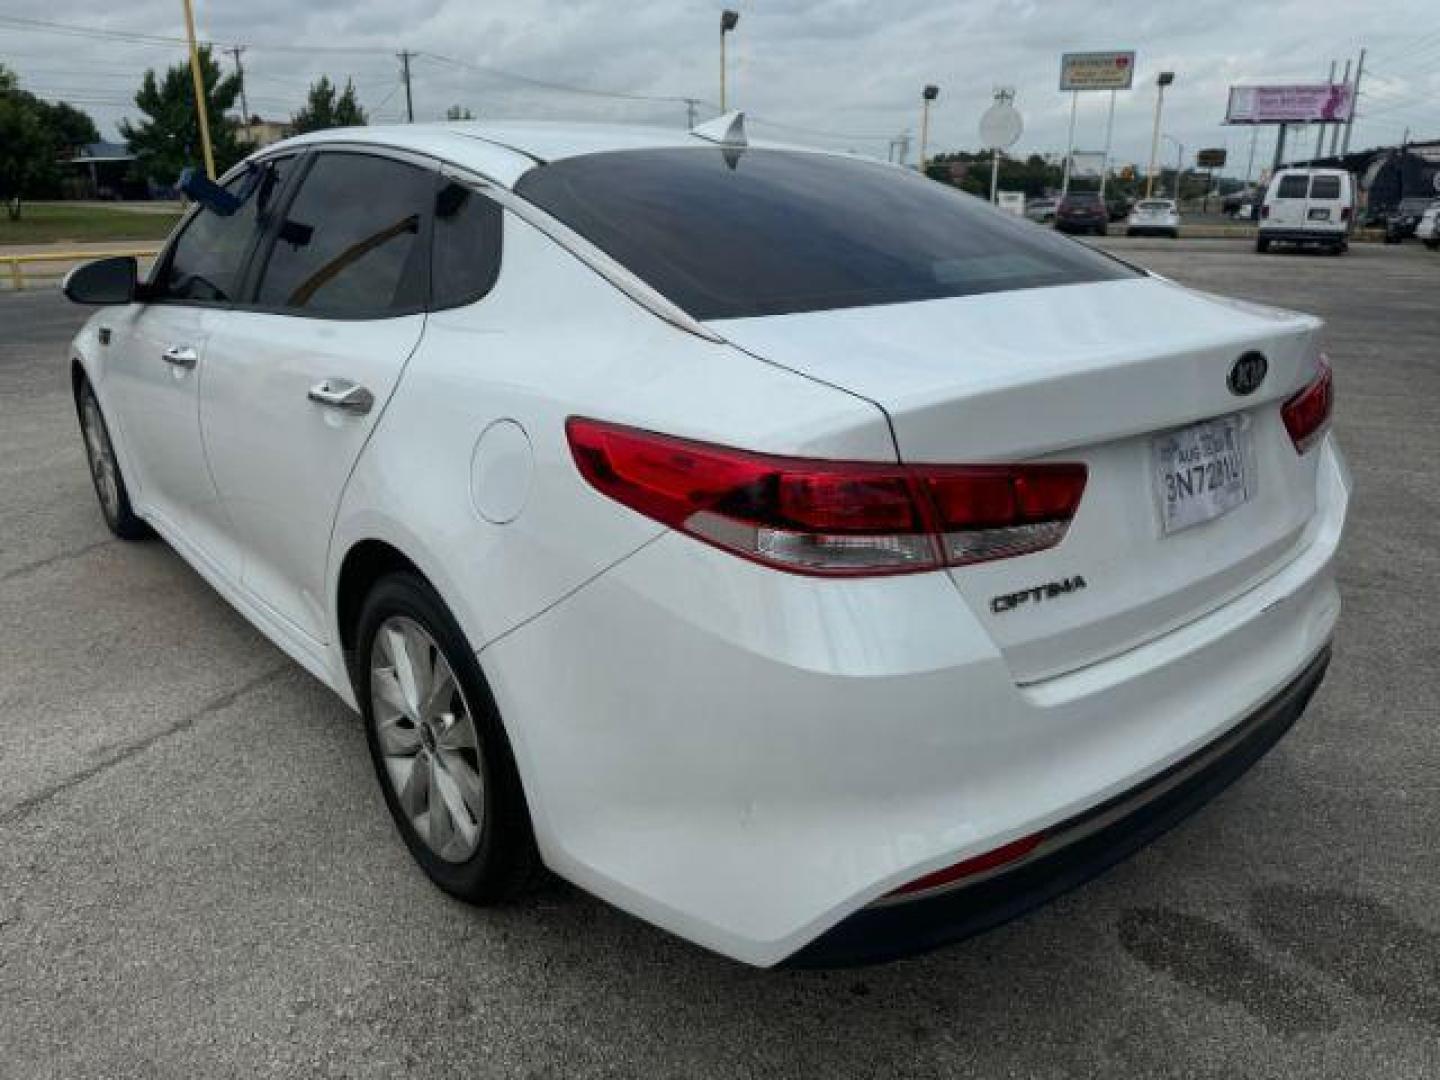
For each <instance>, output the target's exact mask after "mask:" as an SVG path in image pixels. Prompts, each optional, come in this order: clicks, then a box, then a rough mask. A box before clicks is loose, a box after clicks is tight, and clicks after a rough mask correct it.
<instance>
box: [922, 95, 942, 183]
mask: <svg viewBox="0 0 1440 1080" xmlns="http://www.w3.org/2000/svg"><path fill="white" fill-rule="evenodd" d="M939 96H940V88H939V87H938V86H935V85H934V84H933V83H932V84H930V85H927V86H926V87H925V89H924V90H923V91H922V92H921V95H920V175H921V176H924V175H925V166H926V165H927V164H929V162H928V160H927V158H926V154H927V152H928V148H929V145H930V103H931V102H932V101H934V100H935V99H936V98H937V97H939Z"/></svg>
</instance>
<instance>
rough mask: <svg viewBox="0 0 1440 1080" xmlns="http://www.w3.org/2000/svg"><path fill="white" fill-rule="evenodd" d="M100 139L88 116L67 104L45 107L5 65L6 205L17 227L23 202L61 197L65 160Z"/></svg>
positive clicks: (1, 149) (1, 75) (2, 150)
mask: <svg viewBox="0 0 1440 1080" xmlns="http://www.w3.org/2000/svg"><path fill="white" fill-rule="evenodd" d="M99 138H100V133H99V132H98V131H96V130H95V123H94V121H92V120H91V119H90V117H88V116H87V115H85V113H83V112H81V111H80V110H79V109H77V108H75V107H74V106H72V105H67V104H66V103H65V102H63V101H61V102H49V101H41V100H40V99H39V98H37V97H36V96H35V95H34V94H31V93H29V92H27V91H25V90H22V89H21V88H20V80H19V79H18V78H16V76H15V73H14V72H12V71H9V70H7V69H6V68H5V67H4V66H3V65H0V202H3V203H4V204H5V208H6V211H7V213H8V214H9V216H10V219H11V220H12V221H13V220H15V219H17V218H19V217H20V208H21V200H22V199H23V198H26V197H30V196H35V195H53V194H56V193H58V191H59V189H60V164H59V163H60V160H61V159H62V158H66V157H69V156H71V155H72V154H74V152H75V151H76V150H77V149H78V148H79V147H81V146H83V145H85V144H86V143H92V142H96V141H97V140H99Z"/></svg>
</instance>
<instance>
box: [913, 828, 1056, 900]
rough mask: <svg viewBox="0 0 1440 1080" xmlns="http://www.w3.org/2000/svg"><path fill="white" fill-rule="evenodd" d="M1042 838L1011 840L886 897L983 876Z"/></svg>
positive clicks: (1021, 854) (1032, 847)
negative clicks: (978, 875) (979, 875)
mask: <svg viewBox="0 0 1440 1080" xmlns="http://www.w3.org/2000/svg"><path fill="white" fill-rule="evenodd" d="M1044 839H1045V834H1044V833H1034V834H1032V835H1030V836H1022V837H1021V838H1020V839H1019V840H1012V841H1010V843H1008V844H1005V845H1004V846H1003V847H998V848H996V849H995V850H994V851H987V852H985V853H984V854H983V855H976V856H974V857H973V858H969V859H966V860H965V861H964V862H958V863H956V864H955V865H954V866H947V867H944V868H943V869H940V870H936V871H935V872H934V873H930V874H926V875H925V876H924V877H922V878H916V879H915V880H914V881H912V882H910V884H908V885H902V886H900V888H898V889H895V890H894V891H893V892H890V893H887V894H886V895H888V896H910V895H912V894H914V893H922V892H930V891H931V890H932V889H939V888H943V887H944V886H946V885H952V884H954V883H955V882H957V881H960V880H962V879H964V878H967V877H974V876H975V875H976V874H983V873H985V871H987V870H994V869H995V868H996V867H1000V866H1005V865H1006V864H1008V863H1012V862H1015V861H1017V860H1019V859H1023V858H1024V857H1025V856H1026V855H1029V854H1030V853H1031V852H1032V851H1034V850H1035V849H1036V848H1037V847H1039V846H1040V841H1041V840H1044Z"/></svg>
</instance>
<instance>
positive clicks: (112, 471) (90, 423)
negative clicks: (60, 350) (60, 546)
mask: <svg viewBox="0 0 1440 1080" xmlns="http://www.w3.org/2000/svg"><path fill="white" fill-rule="evenodd" d="M81 413H82V419H83V423H82V427H83V428H84V431H85V453H86V457H87V458H88V459H89V462H90V475H91V477H92V478H93V479H94V481H95V493H96V494H97V495H98V496H99V497H100V505H101V507H102V508H103V509H104V511H105V517H106V518H107V519H108V520H110V521H112V522H113V521H115V520H116V519H117V518H118V517H119V515H120V467H119V466H118V465H117V464H116V463H115V448H114V447H113V446H111V445H110V433H109V432H108V431H106V430H105V420H104V418H103V417H101V415H100V406H99V405H98V404H97V403H96V401H95V395H94V394H93V393H86V394H85V402H84V405H83V407H82V409H81Z"/></svg>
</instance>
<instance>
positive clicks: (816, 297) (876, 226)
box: [515, 147, 1139, 319]
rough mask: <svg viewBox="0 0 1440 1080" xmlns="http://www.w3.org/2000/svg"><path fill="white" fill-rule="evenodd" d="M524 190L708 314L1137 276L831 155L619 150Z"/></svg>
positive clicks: (521, 186)
mask: <svg viewBox="0 0 1440 1080" xmlns="http://www.w3.org/2000/svg"><path fill="white" fill-rule="evenodd" d="M515 190H516V192H517V194H519V195H520V196H521V197H523V198H525V199H527V200H529V201H530V202H531V203H533V204H535V205H537V206H539V207H540V208H542V209H543V210H545V211H547V212H548V213H550V214H551V215H553V216H554V217H556V218H558V219H559V220H560V221H562V222H564V223H565V224H566V225H568V226H569V227H570V228H572V229H574V230H575V231H576V232H577V233H579V234H580V235H582V236H584V237H585V238H586V239H588V240H590V241H591V242H592V243H593V244H595V246H596V247H598V248H600V249H601V250H602V251H604V252H605V253H606V254H607V255H609V256H610V257H611V258H613V259H615V260H616V261H617V262H619V263H620V264H621V265H623V266H625V267H626V268H627V269H629V270H630V271H631V272H632V273H634V274H635V275H636V276H637V277H639V278H640V279H641V280H643V281H645V282H646V283H647V284H649V285H650V286H651V287H652V288H654V289H655V290H656V291H658V292H660V293H661V294H662V295H664V296H665V297H666V298H667V299H669V300H671V301H672V302H673V303H674V304H675V305H676V306H678V307H679V308H681V309H682V310H684V311H686V312H688V313H689V314H690V315H692V316H693V317H695V318H697V319H727V318H742V317H746V316H754V315H778V314H785V313H789V312H800V311H820V310H828V309H833V308H846V307H859V306H864V305H872V304H895V303H905V302H909V301H915V300H933V299H939V298H942V297H952V296H969V295H972V294H975V293H987V292H1003V291H1006V290H1012V289H1032V288H1041V287H1046V286H1052V285H1073V284H1078V283H1081V282H1092V281H1110V280H1114V279H1119V278H1129V277H1134V276H1136V275H1137V274H1138V273H1139V271H1136V270H1133V269H1131V268H1130V267H1128V266H1126V265H1125V264H1123V263H1121V262H1119V261H1117V260H1115V259H1111V258H1109V257H1107V256H1105V255H1102V254H1099V253H1097V252H1095V251H1093V250H1091V249H1090V248H1087V247H1085V246H1084V245H1082V244H1076V243H1074V242H1073V241H1071V240H1067V239H1065V238H1063V237H1060V236H1056V235H1055V234H1054V233H1052V232H1049V231H1047V230H1044V229H1037V228H1035V226H1034V224H1033V223H1032V222H1029V221H1024V220H1021V219H1018V218H1015V217H1013V216H1011V215H1010V214H1006V213H1004V212H1002V211H999V210H996V209H995V208H994V207H992V206H990V205H989V204H988V203H986V202H984V201H983V200H980V199H977V198H975V197H974V196H971V195H966V194H963V193H962V192H960V191H957V190H956V189H955V188H952V187H950V186H949V185H947V184H941V183H937V182H935V181H933V180H927V179H925V178H923V177H920V176H918V175H916V174H915V173H913V172H911V171H909V170H906V169H899V168H894V167H892V166H887V165H882V164H879V163H875V162H869V161H863V160H858V159H855V158H845V157H838V156H835V155H829V154H813V153H804V152H799V151H789V150H762V149H749V150H742V151H736V150H733V149H722V148H719V147H693V148H692V147H674V148H667V149H657V150H621V151H611V152H606V153H597V154H585V155H581V156H578V157H572V158H565V159H562V160H560V161H555V162H551V163H549V164H546V165H540V166H537V167H536V168H534V169H531V170H530V171H529V172H528V173H526V174H525V175H524V176H523V177H521V178H520V180H519V182H518V183H517V184H516V187H515Z"/></svg>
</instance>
